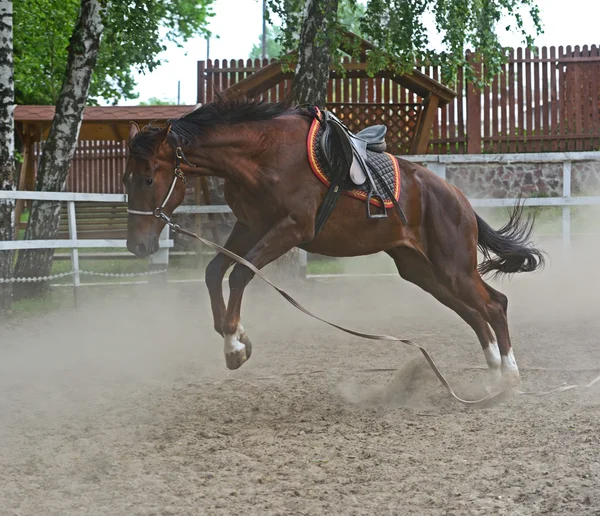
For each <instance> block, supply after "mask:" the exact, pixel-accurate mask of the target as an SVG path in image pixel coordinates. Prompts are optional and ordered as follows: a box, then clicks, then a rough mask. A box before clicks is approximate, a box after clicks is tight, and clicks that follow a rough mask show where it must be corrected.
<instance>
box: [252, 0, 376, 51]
mask: <svg viewBox="0 0 600 516" xmlns="http://www.w3.org/2000/svg"><path fill="white" fill-rule="evenodd" d="M364 12H365V7H364V5H362V4H356V3H355V0H339V7H338V16H339V20H340V23H341V24H342V25H344V26H345V27H347V28H348V29H349V30H351V31H352V32H354V33H355V34H357V35H359V36H360V35H361V34H362V33H361V29H360V17H361V16H362V15H363V14H364ZM299 21H300V22H301V20H299ZM301 28H302V27H301V24H300V25H299V26H297V27H296V28H295V29H294V36H293V38H294V41H296V42H297V41H298V40H299V38H300V30H301ZM282 38H283V34H282V30H281V28H280V27H279V26H276V25H268V26H267V34H266V43H267V45H266V46H267V51H266V54H267V58H269V59H271V58H278V57H281V54H282V49H283V47H282ZM248 57H249V58H250V59H257V58H260V57H262V42H261V39H260V38H259V41H258V43H255V44H254V45H253V46H252V50H251V51H250V55H249V56H248Z"/></svg>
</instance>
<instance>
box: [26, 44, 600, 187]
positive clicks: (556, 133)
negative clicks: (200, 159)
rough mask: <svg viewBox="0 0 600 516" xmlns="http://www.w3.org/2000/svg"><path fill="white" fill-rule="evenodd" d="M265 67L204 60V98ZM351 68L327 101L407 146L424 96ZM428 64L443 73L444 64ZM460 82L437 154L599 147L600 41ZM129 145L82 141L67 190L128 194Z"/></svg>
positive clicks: (278, 95)
mask: <svg viewBox="0 0 600 516" xmlns="http://www.w3.org/2000/svg"><path fill="white" fill-rule="evenodd" d="M266 64H268V61H267V60H265V61H261V60H259V59H256V60H243V59H236V60H230V61H228V60H222V61H220V60H215V61H210V60H209V61H208V62H204V61H200V62H199V63H198V102H200V103H204V102H208V101H210V100H212V99H213V94H214V91H215V90H217V91H219V90H223V89H225V88H227V87H229V86H231V85H232V84H235V83H236V82H238V81H240V80H242V79H244V78H245V77H247V76H248V75H250V74H252V73H254V72H255V71H257V70H258V69H260V68H261V67H262V66H264V65H266ZM346 65H347V66H350V68H352V69H353V71H352V73H349V74H348V76H346V77H338V76H336V75H335V74H334V76H333V78H332V80H331V81H330V84H329V92H328V107H329V108H330V109H331V110H332V111H334V112H335V113H337V114H338V115H340V116H341V117H342V118H343V119H344V122H345V123H346V124H347V125H348V126H349V127H350V129H351V130H354V131H358V130H360V129H362V128H363V127H365V126H367V125H370V124H373V123H385V124H386V125H387V126H388V127H389V128H390V131H389V133H388V134H389V135H391V137H393V138H394V141H390V142H389V144H390V150H392V152H397V153H399V154H402V153H407V152H408V150H407V146H406V145H405V143H406V141H410V139H411V136H412V134H411V133H410V131H411V130H412V129H411V128H413V127H414V126H415V125H416V122H417V121H418V118H419V116H420V112H421V111H420V110H421V107H420V103H421V101H422V99H421V98H419V97H418V96H417V95H415V94H413V93H411V92H409V91H407V90H406V89H405V88H402V87H401V86H399V85H398V84H396V83H394V82H393V81H392V80H390V79H382V78H374V79H371V78H368V77H367V76H366V74H365V73H364V65H361V64H360V63H352V64H351V63H350V62H349V61H347V62H346ZM361 67H362V71H361ZM421 71H422V72H424V73H426V74H427V75H429V76H430V77H432V78H434V79H439V76H440V75H439V70H438V69H437V68H434V67H423V68H421ZM291 82H292V81H291V77H290V78H287V79H285V80H283V81H282V82H281V83H279V84H277V85H276V86H274V87H273V88H271V89H269V90H268V91H267V92H266V98H267V99H269V100H278V99H282V98H284V97H285V96H286V95H287V94H288V93H289V91H290V88H291ZM454 89H455V91H457V93H458V96H457V98H456V99H455V100H454V101H453V102H451V103H450V104H449V105H447V106H446V107H445V108H443V109H440V110H438V113H437V117H436V120H435V122H434V125H433V129H432V133H431V139H430V142H429V152H430V153H432V154H464V153H482V152H483V153H507V152H552V151H587V150H599V149H600V49H599V48H598V47H597V46H595V45H593V46H591V47H587V46H583V47H581V48H580V47H579V46H575V47H570V46H567V47H550V48H546V47H542V48H541V49H539V51H538V52H535V53H534V52H531V51H529V50H527V49H521V48H518V49H516V50H513V51H511V53H510V55H509V60H508V62H507V64H506V65H505V66H504V67H503V71H502V73H501V74H499V75H498V76H497V77H495V78H494V80H493V82H492V83H491V85H490V86H488V87H485V88H483V89H482V90H481V91H479V90H477V89H476V88H474V87H473V85H468V84H466V83H465V80H464V78H463V75H462V73H460V72H459V74H458V81H457V84H456V85H454ZM403 139H404V140H403ZM126 152H127V145H126V143H125V142H106V141H82V142H79V145H78V148H77V151H76V153H75V157H74V159H73V164H72V167H71V171H70V173H69V178H68V185H67V189H68V190H69V191H75V192H99V193H121V192H123V186H122V183H121V176H122V174H123V171H124V169H125V160H126ZM36 155H37V152H36ZM36 161H37V160H36ZM32 187H33V185H28V188H32Z"/></svg>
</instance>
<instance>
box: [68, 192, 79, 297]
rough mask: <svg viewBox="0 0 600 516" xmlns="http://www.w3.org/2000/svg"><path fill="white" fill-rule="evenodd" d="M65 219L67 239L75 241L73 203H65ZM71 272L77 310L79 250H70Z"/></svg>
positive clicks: (75, 229)
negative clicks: (67, 221)
mask: <svg viewBox="0 0 600 516" xmlns="http://www.w3.org/2000/svg"><path fill="white" fill-rule="evenodd" d="M67 218H68V219H69V238H70V239H71V240H77V219H76V217H75V201H67ZM71 271H72V272H73V304H74V305H75V308H77V305H78V303H77V290H78V289H79V286H80V285H81V278H80V277H79V249H77V248H76V247H72V248H71Z"/></svg>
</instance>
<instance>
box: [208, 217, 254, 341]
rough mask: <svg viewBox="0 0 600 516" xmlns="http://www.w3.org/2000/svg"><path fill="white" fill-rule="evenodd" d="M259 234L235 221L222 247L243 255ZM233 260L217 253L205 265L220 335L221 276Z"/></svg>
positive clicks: (221, 312)
mask: <svg viewBox="0 0 600 516" xmlns="http://www.w3.org/2000/svg"><path fill="white" fill-rule="evenodd" d="M261 236H262V234H257V233H255V232H252V231H251V230H250V228H248V226H246V225H245V224H242V223H241V222H239V221H237V222H236V223H235V225H234V226H233V229H232V230H231V233H230V234H229V237H228V238H227V242H225V245H224V246H223V247H225V249H227V250H229V251H231V252H233V253H235V254H238V255H242V256H243V255H244V254H246V253H247V252H248V251H250V249H252V246H254V245H255V244H256V243H257V242H258V241H259V240H260V237H261ZM233 262H234V260H233V259H231V258H229V257H228V256H225V255H224V254H222V253H218V254H217V255H216V256H215V257H214V258H213V259H212V260H211V261H210V262H209V264H208V265H207V266H206V271H205V280H206V288H207V289H208V294H209V296H210V305H211V308H212V314H213V321H214V328H215V331H216V332H217V333H218V334H219V335H221V336H223V323H224V321H225V311H226V310H227V307H226V306H225V300H224V299H223V278H224V277H225V273H226V272H227V269H229V267H231V265H232V264H233Z"/></svg>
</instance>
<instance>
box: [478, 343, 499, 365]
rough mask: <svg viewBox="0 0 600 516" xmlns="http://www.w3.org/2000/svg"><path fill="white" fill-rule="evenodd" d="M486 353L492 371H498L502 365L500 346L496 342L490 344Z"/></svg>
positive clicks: (486, 359) (485, 350)
mask: <svg viewBox="0 0 600 516" xmlns="http://www.w3.org/2000/svg"><path fill="white" fill-rule="evenodd" d="M483 352H484V353H485V361H486V362H487V365H488V367H489V368H490V369H492V370H496V369H498V370H499V369H500V366H501V364H502V360H501V359H500V350H499V349H498V344H496V342H495V341H492V342H490V344H489V345H488V347H487V348H485V349H484V350H483Z"/></svg>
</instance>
